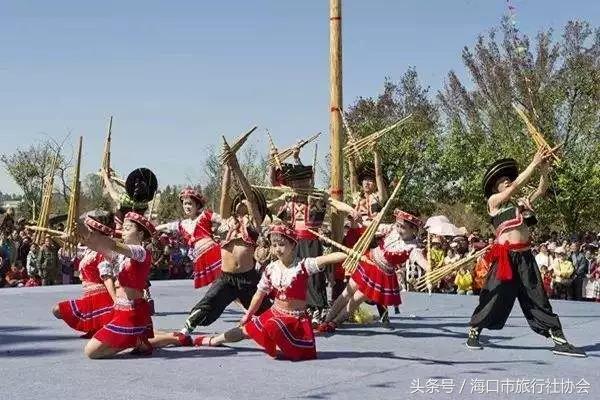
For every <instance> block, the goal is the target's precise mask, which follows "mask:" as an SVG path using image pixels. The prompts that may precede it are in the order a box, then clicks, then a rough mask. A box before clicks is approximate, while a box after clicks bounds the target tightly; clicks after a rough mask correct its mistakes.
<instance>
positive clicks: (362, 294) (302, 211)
mask: <svg viewBox="0 0 600 400" xmlns="http://www.w3.org/2000/svg"><path fill="white" fill-rule="evenodd" d="M236 144H237V143H236ZM223 148H224V150H223V154H222V160H223V170H224V173H223V185H222V191H221V203H220V210H219V212H215V211H213V210H210V209H208V208H207V207H206V199H205V197H204V196H203V195H202V193H200V192H199V191H197V190H194V189H191V188H187V189H185V190H183V191H182V192H181V193H180V196H179V199H180V201H181V205H182V209H183V217H182V219H181V220H179V221H173V222H169V223H165V224H162V225H158V226H155V225H154V224H153V223H152V222H151V221H150V219H149V218H148V217H146V216H144V213H146V211H147V209H148V203H149V202H150V201H151V200H152V198H153V196H154V194H155V192H156V189H157V180H156V177H155V176H154V174H153V173H152V172H151V171H150V170H148V169H145V168H140V169H137V170H135V171H134V172H133V173H132V174H130V175H129V177H128V178H127V181H126V182H125V185H124V186H125V191H124V192H123V193H121V192H119V190H118V189H117V188H116V186H115V184H114V179H113V176H112V174H111V171H108V170H103V171H102V175H103V179H104V182H105V186H106V188H107V191H108V192H109V194H110V195H111V197H112V198H113V200H114V202H115V209H114V210H112V211H111V212H109V211H108V210H94V211H91V212H88V213H86V214H85V215H84V217H83V218H82V220H81V222H80V223H79V224H78V229H77V239H78V241H79V242H80V244H81V245H82V246H84V247H85V250H84V251H83V252H82V255H81V257H82V259H81V262H80V264H79V268H80V276H81V279H82V282H83V296H82V297H81V298H79V299H76V300H65V301H62V302H60V303H58V304H57V305H56V306H55V307H54V308H53V314H54V315H55V316H56V317H57V318H60V319H62V320H63V321H64V322H65V323H67V324H68V325H69V326H70V327H72V328H73V329H75V330H77V331H80V332H82V333H83V334H84V337H87V338H89V342H88V343H87V345H86V346H85V354H86V355H87V356H88V357H90V358H104V357H110V356H112V355H114V354H117V353H119V352H121V351H123V350H125V349H133V351H134V352H135V353H137V354H143V355H146V354H151V353H152V351H153V349H155V348H159V347H165V346H196V347H210V346H220V345H223V344H225V343H232V342H237V341H240V340H243V339H246V338H250V339H253V340H254V341H255V342H256V343H257V344H258V345H259V346H261V347H262V348H264V350H265V351H266V353H267V354H269V355H270V356H273V357H276V356H278V357H282V358H285V359H290V360H294V361H299V360H308V359H314V358H316V357H317V350H316V345H315V333H314V332H315V331H317V332H320V333H330V334H331V333H334V332H335V331H336V329H337V328H338V327H339V326H340V325H341V324H343V323H344V322H345V321H347V320H348V319H349V318H350V317H351V316H352V315H353V313H354V312H355V311H356V310H357V309H358V307H359V306H360V304H361V303H363V302H368V303H370V304H374V305H376V306H377V307H378V309H379V311H380V315H381V317H382V320H383V322H384V323H386V322H389V316H388V314H387V307H388V306H395V307H398V306H399V305H400V304H401V297H400V288H399V284H398V279H397V275H396V272H397V270H398V269H399V268H402V266H403V265H404V264H405V262H406V261H409V260H410V261H411V262H413V263H416V264H417V265H419V266H420V267H421V268H423V270H425V271H430V266H429V263H428V260H427V257H426V255H425V254H424V252H423V251H422V249H420V248H419V246H418V240H417V238H418V234H419V230H420V229H422V227H423V224H422V221H421V219H420V218H419V217H418V214H417V213H416V212H412V213H409V212H407V211H404V210H400V209H398V208H396V209H395V210H394V211H393V213H392V215H393V220H392V221H391V223H388V224H382V223H380V222H381V218H377V216H378V214H379V213H382V212H383V211H384V210H385V209H386V208H385V206H387V202H389V201H390V200H391V199H389V198H388V197H389V194H388V193H387V181H386V177H385V173H384V171H383V168H382V163H381V159H380V155H379V154H378V152H377V151H376V150H375V149H374V148H371V151H372V152H373V154H372V157H370V158H372V160H373V161H367V162H361V163H357V165H353V169H354V172H355V174H354V175H355V179H356V183H357V187H360V190H359V192H358V193H355V194H353V196H352V199H353V200H352V202H351V203H352V204H346V203H344V202H342V201H339V200H335V199H333V198H331V197H329V196H328V195H327V194H326V193H324V192H323V191H319V190H318V189H315V188H314V171H313V167H312V166H308V165H303V164H302V162H301V161H300V159H299V148H298V149H296V150H295V151H294V152H293V154H292V158H293V159H294V161H295V162H293V163H286V162H285V160H277V162H274V163H273V164H272V167H271V168H270V173H269V177H270V180H271V184H272V185H273V186H272V187H271V188H269V189H260V188H257V187H253V186H252V185H251V184H250V183H249V182H248V180H247V178H246V177H245V176H244V174H243V172H242V169H241V168H240V165H239V163H238V161H237V158H236V154H235V152H236V150H237V146H231V147H230V146H229V145H228V144H227V143H225V144H224V147H223ZM271 157H277V153H276V152H274V153H272V154H271ZM551 157H552V152H551V151H542V150H541V151H539V152H538V153H537V154H536V155H535V157H534V159H533V161H532V162H531V164H530V165H529V166H528V167H527V169H525V171H523V172H522V173H520V174H519V173H518V169H517V165H516V162H515V161H514V160H512V159H502V160H500V161H498V162H496V163H494V165H492V166H491V167H490V169H489V170H488V171H487V172H486V174H485V177H484V184H483V186H484V193H485V196H486V197H487V198H488V211H489V214H490V218H491V222H492V224H493V226H494V228H495V229H496V241H495V242H494V244H493V246H492V247H491V248H490V250H489V251H488V253H487V254H486V255H485V260H486V261H487V262H488V263H489V265H490V266H491V267H490V269H489V272H488V276H487V280H486V284H485V287H484V289H483V290H482V292H481V296H480V302H479V305H478V307H477V308H476V310H475V312H474V313H473V317H472V319H471V322H470V329H469V334H468V341H467V346H468V347H469V348H470V349H480V348H482V347H481V345H480V342H479V336H480V333H481V331H482V329H483V328H488V329H501V328H502V327H503V326H504V323H505V322H506V320H507V318H508V316H509V314H510V312H511V310H512V307H513V304H514V301H515V299H516V298H518V299H519V303H520V305H521V308H522V310H523V313H524V314H525V317H526V318H527V321H528V322H529V324H530V326H531V327H532V329H533V330H534V331H535V332H537V333H539V334H541V335H543V336H546V337H549V338H551V339H552V340H553V341H554V344H555V347H554V349H553V351H554V352H555V353H557V354H564V355H573V356H585V353H584V352H583V351H582V350H580V349H577V348H575V347H573V346H572V345H570V344H569V343H568V342H567V340H566V339H565V337H564V334H563V332H562V328H561V324H560V321H559V319H558V317H557V315H556V314H554V313H553V312H552V308H551V306H550V303H549V302H548V298H547V296H546V294H545V292H544V290H543V286H542V280H541V277H540V273H539V269H538V268H537V265H536V263H535V259H534V257H533V255H532V253H531V250H530V243H529V240H530V234H529V228H528V226H529V225H531V224H533V223H535V216H534V214H533V211H532V209H531V202H533V201H535V200H536V199H537V198H539V197H540V196H541V195H543V193H544V192H545V190H546V188H547V183H548V180H547V174H548V171H549V169H550V164H551V163H550V160H551ZM538 169H539V170H540V171H541V179H540V185H539V187H538V190H537V191H536V192H535V193H534V195H533V196H530V198H529V200H528V201H513V198H514V197H516V195H517V193H518V191H519V189H520V188H521V187H523V186H524V185H525V184H526V183H527V182H528V181H529V180H530V178H531V177H532V174H533V172H534V171H535V170H538ZM232 187H236V188H237V193H232V191H233V190H232V189H231V188H232ZM266 190H279V191H280V192H281V193H283V194H282V195H280V196H279V197H277V196H275V197H274V198H273V199H271V200H270V201H269V202H267V200H266V196H265V193H266ZM331 208H333V209H335V210H336V211H338V212H342V213H344V214H345V215H346V216H347V230H346V234H345V236H344V238H343V241H342V243H340V244H335V242H333V241H331V240H329V242H333V243H334V245H335V246H336V247H337V250H339V251H334V252H330V253H329V254H326V255H323V242H322V237H321V236H320V234H319V231H320V229H321V227H322V225H323V222H324V220H325V218H326V215H327V214H328V212H329V211H330V209H331ZM381 216H383V214H382V215H381ZM371 224H375V225H374V226H373V227H372V228H373V229H368V228H369V226H371ZM157 231H161V232H177V233H178V234H179V235H180V236H181V237H182V238H183V239H184V240H185V241H186V242H187V244H188V246H189V248H190V249H191V251H190V254H191V258H192V261H193V264H194V273H193V278H194V287H195V288H202V287H205V286H209V287H208V290H207V291H206V292H205V294H204V296H203V297H202V298H201V299H200V300H199V301H198V303H197V304H196V305H194V306H193V307H192V308H191V310H190V312H189V315H188V316H187V318H186V319H185V321H183V326H182V328H181V330H180V331H177V332H162V331H157V330H154V328H153V323H152V318H151V314H152V309H151V304H150V302H149V295H148V291H147V289H148V286H149V282H148V275H149V272H150V268H151V264H152V260H151V254H150V252H149V251H147V250H146V248H145V247H144V243H147V241H148V240H149V239H150V238H151V237H152V235H154V234H155V233H156V232H157ZM367 231H369V232H374V234H373V235H372V237H369V238H368V240H369V246H368V249H367V250H366V251H365V252H364V255H363V254H359V255H358V256H359V257H360V261H359V262H358V265H357V266H356V268H355V269H354V271H353V272H352V273H351V274H348V276H344V275H345V270H344V269H343V267H341V264H342V263H343V262H344V261H345V260H346V259H347V258H348V257H350V256H351V255H352V254H353V253H352V252H353V247H354V246H355V245H356V244H357V243H358V242H360V241H361V240H362V239H364V236H365V235H366V234H367ZM259 241H266V242H267V243H268V246H266V251H267V254H266V257H262V256H261V258H263V259H262V260H260V261H261V262H264V264H263V266H264V268H261V271H260V272H259V270H258V269H257V268H256V265H257V259H256V256H255V255H256V254H257V253H258V252H257V249H258V248H259ZM265 260H266V261H265ZM328 279H329V281H330V284H331V286H332V287H333V289H334V290H333V293H332V294H333V296H332V297H333V298H332V299H331V300H332V303H331V306H329V305H330V301H329V299H328V295H327V280H328ZM233 302H237V303H239V304H240V305H241V306H242V307H243V308H244V310H245V313H244V315H243V317H242V318H241V320H240V323H239V324H238V325H237V326H235V327H233V328H231V329H229V330H228V331H226V332H224V333H222V334H220V335H216V336H206V335H196V336H195V337H194V336H193V333H194V330H195V329H196V328H197V327H198V326H202V327H206V326H209V325H211V324H212V323H213V322H215V321H216V320H217V319H218V318H219V317H220V316H221V315H222V313H223V312H224V310H225V308H226V307H227V306H229V305H230V304H231V303H233Z"/></svg>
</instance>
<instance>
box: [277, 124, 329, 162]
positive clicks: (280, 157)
mask: <svg viewBox="0 0 600 400" xmlns="http://www.w3.org/2000/svg"><path fill="white" fill-rule="evenodd" d="M319 136H321V132H319V133H317V134H315V135H313V136H311V137H309V138H308V139H305V140H301V141H300V142H298V143H296V144H295V145H294V146H291V147H288V148H287V149H285V150H283V151H281V152H278V153H277V155H275V154H273V156H272V157H270V158H269V161H268V164H269V166H271V167H272V166H276V167H277V168H280V167H279V166H280V165H281V163H283V162H285V160H287V159H288V158H290V157H291V156H292V154H294V151H296V150H299V149H302V148H303V147H304V146H306V145H307V144H309V143H311V142H314V141H315V140H317V138H318V137H319ZM269 138H270V141H271V143H273V139H272V138H271V135H270V134H269ZM273 148H275V149H276V147H275V145H274V144H273V145H272V146H271V149H273Z"/></svg>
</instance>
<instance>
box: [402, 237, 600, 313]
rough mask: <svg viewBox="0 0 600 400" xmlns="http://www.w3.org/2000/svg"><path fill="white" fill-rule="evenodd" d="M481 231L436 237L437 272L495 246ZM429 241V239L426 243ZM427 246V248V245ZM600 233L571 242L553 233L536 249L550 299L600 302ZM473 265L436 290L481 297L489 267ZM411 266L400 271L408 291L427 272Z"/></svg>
mask: <svg viewBox="0 0 600 400" xmlns="http://www.w3.org/2000/svg"><path fill="white" fill-rule="evenodd" d="M492 241H493V238H487V239H484V238H482V237H480V235H479V233H478V232H474V233H473V234H471V235H470V236H468V237H465V236H459V237H454V238H450V239H448V238H444V237H434V238H433V239H432V243H431V247H430V249H431V250H430V251H431V255H430V259H431V264H432V267H433V269H436V268H440V267H442V266H444V265H448V264H451V263H454V262H456V261H458V260H460V259H462V258H464V257H468V256H469V255H471V254H473V253H474V252H476V251H477V250H480V249H482V248H484V247H485V246H486V245H487V244H489V243H491V242H492ZM423 242H425V240H423ZM423 247H426V246H425V245H424V246H423ZM599 247H600V234H598V235H593V234H591V233H589V232H588V233H586V234H582V235H573V236H572V237H570V238H569V239H566V238H560V237H559V235H558V234H556V233H552V234H551V235H548V236H546V237H543V238H542V240H540V241H539V242H538V243H537V244H534V246H533V253H534V255H535V258H536V261H537V264H538V268H539V269H540V275H541V277H542V281H543V286H544V289H545V291H546V293H547V294H548V297H550V298H553V299H563V300H579V301H598V302H600V251H599ZM469 264H470V265H465V266H463V267H462V268H460V269H459V270H458V271H456V272H454V273H452V274H450V275H448V276H446V277H445V278H444V279H442V281H441V282H440V283H439V284H437V285H436V286H435V288H434V291H436V292H441V293H457V294H478V293H479V291H480V290H481V288H482V286H483V284H484V282H485V276H486V275H487V271H488V270H489V266H488V265H487V264H486V263H485V261H483V260H482V258H479V259H477V260H475V261H474V262H472V263H469ZM415 268H416V267H415V266H411V265H408V266H407V267H406V269H403V270H400V273H399V279H400V282H401V284H402V286H403V287H404V290H413V286H412V285H413V283H414V282H416V281H417V279H419V278H420V277H422V276H423V273H424V271H420V270H416V269H415Z"/></svg>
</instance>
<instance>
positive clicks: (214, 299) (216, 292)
mask: <svg viewBox="0 0 600 400" xmlns="http://www.w3.org/2000/svg"><path fill="white" fill-rule="evenodd" d="M259 279H260V277H259V275H258V273H257V272H256V270H254V269H252V270H250V271H248V272H244V273H240V274H232V273H229V272H223V273H221V276H220V277H219V278H218V279H217V280H216V281H214V282H213V283H212V284H211V285H210V288H209V289H208V292H206V294H205V295H204V297H203V298H202V300H200V301H199V302H198V303H197V304H196V305H195V306H194V308H192V311H190V315H189V317H188V319H187V320H186V321H185V326H186V328H188V329H189V330H193V329H194V328H195V327H197V326H208V325H210V324H212V323H213V322H215V321H216V320H217V318H219V317H220V316H221V314H223V311H224V310H225V308H226V307H227V306H228V305H229V304H231V303H232V302H233V301H235V300H236V299H240V302H241V303H242V305H243V306H244V307H245V308H246V309H247V308H248V307H250V301H252V297H253V296H254V294H255V293H256V286H257V285H258V281H259ZM270 307H271V302H270V300H269V299H268V298H265V299H264V301H263V303H262V304H261V305H260V308H259V309H258V311H257V312H256V315H260V314H262V313H263V311H265V310H268V309H269V308H270Z"/></svg>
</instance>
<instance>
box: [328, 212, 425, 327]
mask: <svg viewBox="0 0 600 400" xmlns="http://www.w3.org/2000/svg"><path fill="white" fill-rule="evenodd" d="M394 214H395V216H396V223H395V224H393V225H388V226H382V228H383V232H384V235H385V236H384V237H383V240H381V241H380V243H379V245H378V246H377V247H375V248H373V249H371V250H370V252H369V254H368V257H369V258H370V259H371V260H372V261H373V263H374V264H375V265H373V264H369V263H365V262H361V263H360V264H359V265H358V268H356V271H355V272H354V273H353V274H352V277H351V278H350V281H349V282H348V285H347V286H346V288H345V289H344V292H343V293H342V295H341V296H339V297H338V298H337V299H336V300H335V302H334V303H333V306H332V307H331V309H330V310H329V313H328V314H327V317H326V318H325V322H324V323H323V324H321V325H320V326H319V330H320V331H325V332H333V331H335V328H336V327H337V326H338V325H340V324H341V323H343V322H344V321H345V320H346V319H347V318H348V316H350V315H352V313H353V312H354V311H355V310H356V309H357V308H358V307H359V306H360V304H361V303H363V302H364V301H366V300H370V301H372V302H374V303H376V304H381V305H383V306H390V305H394V306H397V305H399V304H400V303H401V300H400V287H399V285H398V278H397V277H396V269H397V268H398V267H399V266H401V265H402V264H404V262H405V261H407V260H408V259H409V258H410V259H411V260H412V261H414V262H416V263H417V264H418V265H420V266H421V267H422V268H424V269H426V270H428V269H429V267H428V265H427V260H426V259H425V257H423V253H422V252H421V251H420V250H419V249H418V248H417V240H416V235H417V233H418V231H419V227H420V226H421V225H422V223H421V220H419V219H418V218H417V217H415V216H414V215H411V214H409V213H407V212H404V211H401V210H398V209H396V210H395V211H394Z"/></svg>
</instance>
